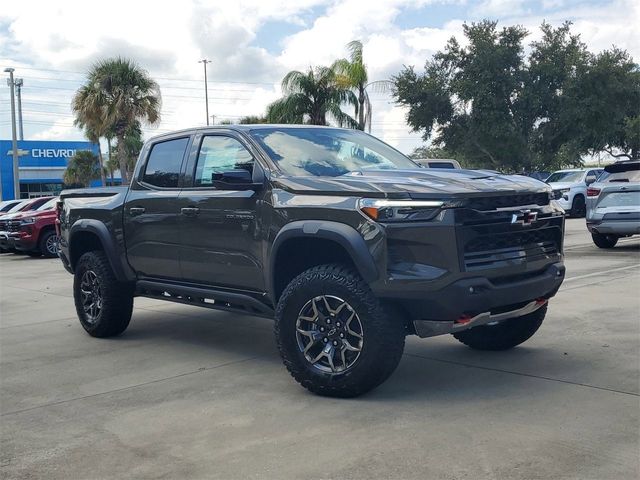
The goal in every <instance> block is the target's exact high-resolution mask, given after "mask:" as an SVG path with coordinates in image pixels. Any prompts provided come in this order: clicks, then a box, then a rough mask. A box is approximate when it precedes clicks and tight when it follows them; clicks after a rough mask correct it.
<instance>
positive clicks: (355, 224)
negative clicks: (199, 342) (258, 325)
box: [57, 125, 565, 397]
mask: <svg viewBox="0 0 640 480" xmlns="http://www.w3.org/2000/svg"><path fill="white" fill-rule="evenodd" d="M551 200H552V191H551V188H549V187H548V186H547V185H544V184H542V183H540V182H537V181H535V180H532V179H529V178H526V177H522V176H502V175H497V174H487V173H485V172H474V171H470V170H462V169H460V170H437V169H434V170H426V169H423V168H420V167H418V165H416V164H415V163H414V162H413V161H411V160H410V159H409V158H407V157H406V156H404V155H403V154H401V153H400V152H398V151H397V150H395V149H393V148H392V147H390V146H389V145H387V144H385V143H383V142H382V141H380V140H378V139H376V138H375V137H372V136H370V135H367V134H366V133H364V132H361V131H357V130H344V129H339V128H331V127H311V126H306V125H305V126H277V125H237V126H215V127H206V128H195V129H190V130H183V131H178V132H174V133H171V134H166V135H161V136H158V137H155V138H153V139H151V140H149V141H147V143H146V144H145V145H144V147H143V149H142V151H141V153H140V156H139V158H138V162H137V164H136V167H135V171H134V174H133V177H132V181H131V185H130V186H129V187H128V188H127V187H119V188H104V189H86V190H69V191H64V192H62V194H61V195H60V200H59V203H58V207H57V208H58V218H59V220H58V225H59V234H60V251H59V255H60V258H61V260H62V263H63V265H64V266H65V268H66V269H67V270H68V271H69V272H70V273H72V274H73V275H74V283H73V295H74V299H75V306H76V310H77V313H78V317H79V319H80V323H81V324H82V326H83V327H84V329H85V330H86V331H87V332H88V333H89V334H90V335H92V336H94V337H109V336H114V335H118V334H121V333H122V332H123V331H124V330H125V329H126V328H127V326H128V324H129V320H130V318H131V313H132V309H133V302H134V297H136V296H144V297H151V298H155V299H161V300H167V301H172V302H178V303H183V304H189V305H197V306H201V307H208V308H213V309H221V310H227V311H233V312H239V313H242V314H249V315H257V316H263V317H268V318H274V317H275V337H276V343H277V346H278V349H279V351H280V354H281V357H282V359H283V362H284V364H285V366H286V367H287V369H288V370H289V372H290V373H291V375H292V376H293V377H294V379H295V380H297V381H298V382H299V383H300V384H301V385H302V386H303V387H305V388H307V389H308V390H310V391H312V392H314V393H317V394H320V395H328V396H336V397H353V396H357V395H360V394H363V393H365V392H367V391H369V390H371V389H373V388H375V387H376V386H378V385H380V384H381V383H382V382H383V381H385V380H386V379H387V378H388V377H389V376H390V375H391V373H392V372H393V371H394V370H395V368H396V366H397V365H398V362H399V361H400V358H401V356H402V353H403V349H404V343H405V337H406V336H407V335H409V334H415V335H418V336H419V337H431V336H435V335H443V334H453V336H454V337H455V338H456V339H458V340H459V341H460V342H462V343H464V344H466V345H468V346H469V347H472V348H476V349H482V350H505V349H509V348H512V347H514V346H516V345H518V344H520V343H522V342H524V341H526V340H527V339H529V338H530V337H531V336H532V335H533V334H534V333H535V332H536V331H537V330H538V328H539V327H540V325H541V324H542V321H543V319H544V317H545V314H546V312H547V303H548V301H549V299H550V298H551V297H553V296H554V295H555V294H556V292H557V291H558V288H559V287H560V285H561V283H562V281H563V278H564V274H565V267H564V264H563V234H564V216H563V211H562V209H561V208H559V207H557V206H556V204H555V202H552V201H551Z"/></svg>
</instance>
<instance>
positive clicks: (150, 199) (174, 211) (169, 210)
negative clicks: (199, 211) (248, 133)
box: [124, 136, 190, 279]
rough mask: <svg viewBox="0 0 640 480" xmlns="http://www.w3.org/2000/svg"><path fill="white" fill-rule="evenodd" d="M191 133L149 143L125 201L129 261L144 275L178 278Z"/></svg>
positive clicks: (125, 229) (125, 226)
mask: <svg viewBox="0 0 640 480" xmlns="http://www.w3.org/2000/svg"><path fill="white" fill-rule="evenodd" d="M189 140H190V139H189V136H186V137H180V138H171V139H168V140H159V141H158V142H156V143H153V144H152V145H150V146H149V147H145V152H143V157H142V158H145V156H146V159H145V161H144V162H143V164H142V165H141V166H140V167H139V168H138V169H137V172H136V174H135V178H133V179H132V181H131V187H130V189H129V193H128V194H127V198H126V201H125V204H124V236H125V244H126V251H127V259H128V261H129V264H130V265H131V266H132V267H133V269H134V270H135V271H136V272H137V273H138V275H139V276H140V277H145V278H167V279H178V278H179V277H180V265H179V262H178V245H179V238H180V236H179V234H178V228H179V226H178V215H179V213H180V205H179V199H178V197H179V194H180V182H181V169H182V166H183V162H184V160H185V156H186V152H187V146H188V144H189Z"/></svg>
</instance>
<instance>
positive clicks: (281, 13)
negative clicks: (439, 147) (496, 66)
mask: <svg viewBox="0 0 640 480" xmlns="http://www.w3.org/2000/svg"><path fill="white" fill-rule="evenodd" d="M447 3H448V0H376V1H371V0H297V1H285V0H234V1H233V2H222V1H214V0H184V1H183V2H180V4H179V5H177V4H175V3H171V2H156V1H151V0H137V1H131V0H112V1H111V3H110V4H109V8H105V9H100V10H99V11H96V10H95V9H92V8H87V6H86V2H84V1H81V0H59V1H50V0H40V1H36V0H34V1H31V2H5V4H3V7H2V9H1V10H0V64H1V65H2V66H9V65H12V66H15V67H16V68H17V72H18V73H19V75H21V76H23V77H25V89H24V90H23V97H24V99H25V101H26V102H31V103H30V104H29V103H27V104H26V105H25V121H30V122H31V123H28V124H25V127H26V133H27V137H29V138H34V136H36V135H37V136H38V137H39V138H54V137H55V138H64V136H65V135H68V136H69V138H71V137H72V138H80V137H81V133H80V132H78V131H77V130H75V129H74V128H73V127H71V126H66V125H67V124H69V123H70V119H72V115H71V112H70V109H69V104H70V100H71V96H72V95H73V92H74V91H75V89H76V88H77V87H78V86H79V85H80V82H81V81H82V79H83V78H84V75H83V74H82V73H74V72H83V71H84V70H85V69H86V68H87V67H88V66H89V65H91V64H92V63H93V62H94V61H95V60H97V59H98V58H99V57H104V56H113V55H118V54H123V55H127V56H130V57H132V58H133V59H134V60H136V61H137V62H138V63H140V65H141V66H143V67H144V68H145V69H147V70H148V71H149V73H150V74H151V76H153V77H154V78H156V80H157V81H158V83H159V84H160V87H161V90H162V95H163V112H162V123H161V125H160V126H159V127H158V128H156V129H145V134H146V135H151V134H154V133H161V132H164V131H169V130H172V129H176V128H183V127H188V126H191V125H194V124H203V123H205V121H206V118H205V113H204V112H205V108H204V101H203V97H204V92H203V85H202V79H203V72H202V64H199V63H198V60H200V59H202V58H208V59H209V60H211V61H212V63H211V64H209V65H208V74H209V81H210V84H209V86H210V89H209V96H210V112H211V113H212V114H215V115H216V118H218V119H221V118H228V119H237V118H238V117H239V116H241V115H248V114H261V113H263V112H264V110H265V107H266V105H267V104H268V103H269V102H271V101H273V100H275V99H276V98H277V97H278V96H279V95H280V88H279V82H280V79H281V78H282V76H283V75H284V74H285V73H286V72H287V71H289V70H292V69H299V70H304V69H306V68H307V67H309V66H312V65H328V64H330V63H331V62H333V60H335V59H336V58H339V57H343V56H346V55H347V51H346V48H345V45H346V44H347V43H348V42H349V41H351V40H353V39H360V40H362V41H363V44H364V55H365V62H366V63H367V65H368V68H369V75H370V79H371V80H379V79H387V78H389V77H390V76H392V75H393V74H395V73H397V72H398V71H399V69H400V68H402V66H403V65H414V66H416V68H418V69H421V68H422V66H423V65H424V63H425V60H427V59H428V58H430V57H431V55H433V53H435V52H436V51H438V50H440V49H442V48H443V47H444V45H445V44H446V42H447V40H448V39H449V38H450V37H451V36H454V35H455V36H456V37H457V38H458V40H462V41H464V40H463V36H462V25H463V22H464V21H472V20H477V19H478V18H484V17H490V18H496V19H498V20H499V21H500V25H501V26H504V25H510V24H515V23H517V24H521V25H523V26H524V27H525V28H527V29H528V30H529V31H530V32H532V34H531V36H530V37H529V38H528V39H527V40H528V41H531V40H533V39H535V38H537V37H538V36H539V29H538V27H539V25H540V24H541V23H542V21H543V20H546V21H547V22H549V23H551V24H553V25H560V24H561V23H562V22H563V21H565V20H571V21H573V22H574V26H573V31H574V32H577V33H580V34H581V36H582V40H583V41H584V42H585V43H586V44H587V45H588V47H589V49H591V50H592V51H600V50H603V49H605V48H610V47H611V45H613V44H616V45H618V46H620V47H622V48H626V49H628V50H629V51H630V53H631V54H632V55H633V56H634V58H636V60H638V59H640V30H638V29H637V28H633V27H632V26H633V25H638V24H640V2H638V1H637V0H610V1H607V2H602V3H598V4H589V3H576V2H568V1H565V0H541V1H540V2H525V1H524V0H482V1H478V2H475V3H473V2H471V1H469V2H468V8H467V11H466V12H465V11H464V10H463V9H461V8H459V7H457V8H454V9H453V10H452V11H455V12H457V14H456V15H449V16H447V15H446V4H447ZM432 5H433V8H432ZM34 11H37V15H35V14H34ZM123 11H126V12H127V13H126V15H123V14H122V12H123ZM265 25H267V26H269V27H267V28H265V29H264V30H261V28H263V27H264V26H265ZM274 25H275V26H274ZM279 25H285V27H284V29H283V31H279V30H278V26H279ZM286 25H295V28H286ZM264 35H268V36H269V45H262V44H260V42H261V41H262V40H263V39H264V38H265V37H264ZM272 35H275V36H276V37H277V38H276V39H274V38H271V36H272ZM265 47H266V48H265ZM29 68H35V69H36V70H28V69H29ZM38 69H45V70H38ZM37 77H41V78H40V79H37ZM47 79H50V80H47ZM3 84H4V83H3ZM38 86H39V88H38ZM43 86H48V87H52V89H51V90H47V89H45V88H43ZM32 87H33V88H32ZM371 96H372V100H373V101H374V116H373V120H374V126H373V129H372V133H373V134H375V135H380V136H383V137H384V138H385V139H387V140H388V141H389V142H391V143H392V144H394V145H396V146H399V147H400V148H401V149H402V150H403V151H411V150H412V148H413V146H415V145H418V144H420V143H421V139H420V136H419V135H417V134H415V133H410V132H409V131H408V128H407V126H406V124H405V121H404V115H405V113H404V110H402V109H400V108H398V107H397V106H395V105H394V104H393V102H392V99H391V98H390V96H389V95H388V94H383V93H375V92H372V93H371ZM7 100H8V89H6V88H4V89H0V102H1V103H3V104H6V101H7ZM27 106H28V107H29V110H31V111H26V110H27V108H26V107H27ZM0 115H1V116H0V138H5V137H7V136H8V135H9V134H10V130H9V122H8V117H7V113H6V109H4V110H3V111H2V112H0ZM65 128H67V130H64V129H65Z"/></svg>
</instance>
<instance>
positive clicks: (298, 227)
mask: <svg viewBox="0 0 640 480" xmlns="http://www.w3.org/2000/svg"><path fill="white" fill-rule="evenodd" d="M292 238H322V239H326V240H331V241H334V242H336V243H337V244H339V245H340V246H342V247H343V248H344V249H345V250H346V252H347V254H348V255H349V256H350V257H351V260H353V264H354V265H355V267H356V268H357V270H358V273H360V275H361V276H362V278H363V279H364V280H365V281H366V282H367V283H370V282H373V281H375V280H377V279H378V268H377V267H376V264H375V261H374V259H373V256H372V255H371V252H370V251H369V248H368V247H367V244H366V242H365V241H364V239H363V238H362V235H360V234H359V233H358V232H357V231H356V229H354V228H353V227H351V226H349V225H346V224H344V223H339V222H332V221H328V220H327V221H323V220H298V221H294V222H291V223H287V224H286V225H285V226H283V227H282V229H281V230H280V231H279V232H278V234H277V235H276V238H275V240H274V242H273V245H272V247H271V252H270V255H269V271H268V278H267V282H268V283H267V285H269V293H270V294H271V296H272V299H273V300H275V288H274V286H275V281H274V280H275V272H276V258H277V257H278V252H279V250H280V248H281V247H282V245H283V244H284V243H285V242H286V241H287V240H290V239H292Z"/></svg>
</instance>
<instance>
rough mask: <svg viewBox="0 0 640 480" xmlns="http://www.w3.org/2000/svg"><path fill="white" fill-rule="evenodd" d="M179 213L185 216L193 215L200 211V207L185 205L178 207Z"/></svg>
mask: <svg viewBox="0 0 640 480" xmlns="http://www.w3.org/2000/svg"><path fill="white" fill-rule="evenodd" d="M180 213H182V214H183V215H186V216H187V217H195V216H196V215H198V213H200V209H199V208H198V207H185V208H181V209H180Z"/></svg>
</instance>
